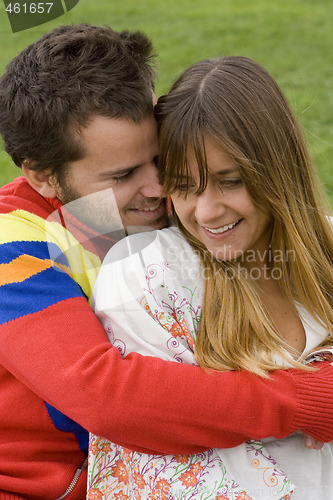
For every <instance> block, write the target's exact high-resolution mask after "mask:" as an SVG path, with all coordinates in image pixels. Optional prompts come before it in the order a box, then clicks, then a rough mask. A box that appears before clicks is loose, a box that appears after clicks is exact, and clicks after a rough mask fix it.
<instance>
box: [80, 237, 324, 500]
mask: <svg viewBox="0 0 333 500" xmlns="http://www.w3.org/2000/svg"><path fill="white" fill-rule="evenodd" d="M202 283H203V279H202V276H201V267H200V263H199V259H198V257H197V255H196V254H195V252H194V251H193V250H192V248H191V247H190V245H189V244H188V243H187V241H186V240H185V239H184V238H183V236H182V235H181V234H180V233H179V231H178V229H176V228H169V229H164V230H162V231H152V232H148V233H143V234H138V235H134V236H131V237H129V238H126V239H125V240H122V241H121V242H120V243H118V244H117V245H115V247H113V248H112V250H111V251H110V252H109V254H108V255H107V257H106V259H105V261H104V263H103V266H102V269H101V271H100V274H99V276H98V279H97V282H96V286H95V290H94V297H93V306H94V308H95V312H96V314H97V315H98V317H99V318H100V320H101V322H102V323H103V326H104V328H105V330H106V332H107V333H108V336H109V339H110V341H111V342H112V343H113V344H114V345H115V346H117V347H118V349H119V350H120V352H121V353H122V355H123V356H126V355H127V354H129V353H130V352H132V351H136V352H139V353H141V354H143V355H150V356H156V357H160V358H163V359H166V360H169V361H176V362H180V363H191V364H195V360H194V357H193V349H194V343H195V338H196V334H197V331H198V325H199V322H200V317H201V302H202V293H203V287H202ZM304 326H305V324H304ZM316 326H318V328H317V331H312V342H310V343H309V345H308V346H307V347H308V349H309V350H310V349H312V348H313V347H315V346H316V345H318V344H319V343H320V342H321V341H322V339H323V338H324V337H325V335H326V332H325V331H324V330H323V329H322V328H321V327H319V325H317V324H316ZM315 329H316V328H315ZM308 330H309V329H308V328H306V333H307V335H308V333H309V332H308ZM313 342H315V343H314V345H310V344H313ZM110 383H112V381H111V382H110ZM172 389H174V390H176V389H177V388H170V390H172ZM192 389H193V388H192ZM189 390H191V388H189ZM194 390H195V388H194ZM217 396H218V395H217ZM294 438H295V440H297V441H298V444H299V442H300V440H301V442H302V460H303V463H302V467H301V468H302V470H303V475H302V474H301V476H302V485H301V486H302V491H303V493H302V495H301V496H297V489H298V485H297V484H296V485H294V481H292V478H291V476H290V477H289V476H287V475H286V474H285V472H284V470H283V469H281V468H280V467H279V465H278V464H277V463H276V461H275V459H274V458H273V456H271V454H270V453H269V451H268V449H267V448H266V445H265V444H263V442H260V441H259V442H257V441H249V442H247V443H244V444H242V445H240V446H237V447H235V448H231V449H224V450H218V449H211V450H209V451H207V452H206V453H200V454H196V455H191V456H172V455H167V456H165V455H159V456H157V455H147V454H142V453H138V452H134V451H131V450H128V449H124V448H122V447H121V446H118V445H116V444H113V443H110V442H109V441H107V440H105V439H103V438H100V437H98V436H94V435H91V436H90V451H89V469H88V494H87V498H88V499H90V500H92V499H103V500H109V499H118V500H125V499H126V500H127V499H160V500H164V499H170V500H171V499H172V500H181V499H182V500H190V499H195V500H199V499H200V500H213V499H214V500H218V499H219V500H227V499H228V500H242V499H243V500H246V499H247V500H270V499H275V500H278V499H287V498H292V499H294V498H295V499H296V498H297V499H298V498H300V499H302V500H315V499H318V500H319V499H320V498H323V499H324V498H325V500H328V499H333V493H332V491H333V479H330V486H332V488H331V492H330V493H329V494H328V493H327V494H325V495H324V496H320V495H319V496H316V495H315V496H313V495H312V494H311V496H306V494H305V493H304V489H306V484H307V478H308V476H311V470H310V469H309V467H307V466H306V460H307V457H309V456H310V455H311V453H312V454H314V455H315V456H316V463H319V464H320V455H322V453H324V455H323V456H324V459H323V460H325V461H326V462H327V460H328V462H327V464H328V467H329V469H328V471H329V473H328V477H330V476H333V474H332V472H333V458H332V452H331V447H330V446H329V445H325V446H324V448H323V450H325V452H319V451H318V452H315V451H314V450H307V449H306V448H305V447H304V444H303V438H302V437H301V436H294ZM288 439H289V438H288ZM288 439H287V440H286V444H284V447H285V448H286V452H285V455H287V456H288V457H289V458H288V461H289V462H291V461H292V460H293V456H292V453H293V449H294V444H293V439H291V440H290V439H289V441H288ZM282 441H283V440H280V441H277V440H273V439H272V440H268V444H267V445H268V446H269V443H279V442H282ZM288 443H289V444H288ZM303 449H304V453H303ZM325 453H326V455H325ZM314 455H313V456H314ZM313 456H312V457H313ZM309 464H310V468H311V467H312V461H311V460H310V462H309ZM280 465H281V464H280ZM330 471H332V472H330ZM303 476H304V477H303ZM322 479H323V476H322V475H321V476H320V475H319V478H318V477H316V478H315V479H314V481H315V484H317V486H318V488H319V489H320V487H321V485H322V483H321V482H320V481H322ZM311 484H312V483H311ZM304 485H305V488H304V489H303V487H304ZM293 490H294V493H293ZM318 491H319V490H318ZM318 491H317V492H318ZM316 494H317V493H316Z"/></svg>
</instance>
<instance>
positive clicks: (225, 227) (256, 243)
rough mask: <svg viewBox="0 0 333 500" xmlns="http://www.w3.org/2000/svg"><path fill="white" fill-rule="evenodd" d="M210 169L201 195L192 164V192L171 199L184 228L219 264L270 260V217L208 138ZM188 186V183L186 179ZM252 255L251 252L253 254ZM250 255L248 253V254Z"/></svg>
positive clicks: (220, 151)
mask: <svg viewBox="0 0 333 500" xmlns="http://www.w3.org/2000/svg"><path fill="white" fill-rule="evenodd" d="M205 150H206V158H207V164H208V169H209V175H208V181H207V186H206V188H205V190H204V191H203V192H202V193H201V194H199V195H197V194H195V191H196V189H197V186H198V182H199V173H198V167H197V163H196V161H195V160H194V161H193V163H192V164H191V162H190V175H191V179H190V182H189V190H188V192H187V195H186V191H185V189H184V192H182V190H181V189H179V191H177V192H176V193H174V194H173V195H172V196H171V199H172V202H173V206H174V210H175V212H176V213H177V215H178V217H179V219H180V221H181V223H182V224H183V226H184V227H185V228H186V229H187V230H188V231H189V232H190V233H191V234H192V235H193V236H194V237H196V238H197V239H198V240H200V241H201V242H202V243H203V244H204V245H205V247H206V248H207V249H208V250H209V251H210V252H211V254H212V255H213V256H214V257H216V258H217V259H219V260H224V261H228V260H233V259H236V258H240V257H242V258H244V262H245V263H246V255H248V256H249V258H250V256H251V261H252V262H253V256H255V258H256V259H258V258H259V259H262V262H264V261H265V260H266V257H267V249H268V245H269V241H270V230H269V226H270V220H271V219H270V217H269V216H268V215H267V214H265V213H264V212H263V211H262V210H260V209H259V208H258V207H257V206H256V205H255V204H254V203H253V201H252V200H251V198H250V196H249V194H248V192H247V190H246V188H245V186H244V185H243V183H242V179H241V176H240V172H239V169H238V167H237V165H236V164H235V163H233V161H232V160H230V158H229V157H228V156H227V155H226V154H225V153H224V152H223V150H221V148H220V146H219V145H218V144H217V142H216V141H215V140H214V139H213V138H211V137H209V136H207V137H206V138H205ZM184 186H186V179H184ZM249 251H251V252H249ZM246 252H248V253H247V254H246Z"/></svg>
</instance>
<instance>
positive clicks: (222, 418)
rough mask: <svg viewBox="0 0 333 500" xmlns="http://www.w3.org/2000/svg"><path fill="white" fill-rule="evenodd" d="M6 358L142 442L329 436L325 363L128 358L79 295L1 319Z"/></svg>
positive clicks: (86, 413)
mask: <svg viewBox="0 0 333 500" xmlns="http://www.w3.org/2000/svg"><path fill="white" fill-rule="evenodd" d="M0 362H1V363H2V364H3V366H5V367H6V368H7V370H9V371H10V372H11V373H12V374H14V376H15V377H17V378H18V379H19V380H21V382H23V383H24V384H25V385H26V386H27V387H29V388H30V389H31V390H33V391H34V392H35V393H36V394H38V395H39V396H40V397H41V398H42V399H44V400H46V401H47V402H49V403H50V404H51V405H53V406H55V407H56V408H57V409H59V410H60V411H62V412H63V413H65V414H66V415H68V416H69V417H71V418H72V419H73V420H75V421H76V422H78V423H79V424H81V425H82V426H83V427H84V428H86V429H87V430H89V431H91V432H93V433H94V434H97V435H101V436H104V437H106V438H108V439H109V440H111V441H113V442H117V443H119V444H121V445H124V446H127V447H129V448H133V449H136V450H138V451H143V452H153V453H172V454H189V453H196V452H200V451H202V450H205V449H208V448H211V447H216V448H225V447H231V446H235V445H237V444H239V443H241V442H243V441H245V440H246V439H248V438H249V437H252V438H263V437H268V436H274V437H276V438H281V437H284V436H287V435H289V434H290V433H292V432H293V431H295V430H296V429H299V428H301V429H303V430H304V431H306V432H307V433H308V434H310V435H312V436H313V437H315V438H317V439H319V440H323V441H324V440H330V439H332V438H333V367H332V366H330V365H329V364H328V363H323V364H322V365H321V367H320V369H319V371H318V372H316V373H311V374H309V373H307V372H297V371H295V370H290V371H285V372H283V371H280V372H278V371H277V372H275V373H274V375H273V376H272V378H271V379H270V380H264V379H261V378H258V377H256V376H254V375H252V374H250V373H246V372H226V373H214V374H206V373H204V372H203V371H202V370H201V368H198V367H194V366H190V365H183V364H178V363H172V362H166V361H162V360H160V359H155V358H150V357H142V356H140V355H138V354H131V355H129V356H128V357H127V358H125V359H122V358H121V356H120V354H119V352H118V350H117V349H116V348H114V347H112V346H111V345H110V343H109V341H108V340H107V337H106V335H105V332H104V330H103V328H102V326H101V324H100V323H99V321H98V320H97V318H96V317H95V315H94V313H93V312H92V310H91V309H90V307H89V305H88V303H87V302H86V300H85V299H84V298H82V297H81V298H79V297H76V298H70V299H67V300H66V301H63V302H61V303H57V304H55V305H52V306H50V307H48V308H46V309H44V310H42V311H40V312H38V313H35V314H33V315H30V317H27V316H25V317H23V318H18V319H16V320H15V321H10V322H8V323H6V324H5V325H3V326H2V327H1V352H0Z"/></svg>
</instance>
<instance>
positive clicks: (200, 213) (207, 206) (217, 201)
mask: <svg viewBox="0 0 333 500" xmlns="http://www.w3.org/2000/svg"><path fill="white" fill-rule="evenodd" d="M225 211H226V206H225V204H224V202H223V194H222V192H221V190H220V189H214V187H209V186H208V185H207V187H206V189H205V190H204V191H203V192H202V193H201V194H199V195H198V196H197V198H196V207H195V217H196V220H197V221H198V223H199V224H200V225H202V226H205V225H206V226H209V223H213V222H214V221H215V220H217V219H218V218H220V217H221V216H222V215H224V213H225Z"/></svg>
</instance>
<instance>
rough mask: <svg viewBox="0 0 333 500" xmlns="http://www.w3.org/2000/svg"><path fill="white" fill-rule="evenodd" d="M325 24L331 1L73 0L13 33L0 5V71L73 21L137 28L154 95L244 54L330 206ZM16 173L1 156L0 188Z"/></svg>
mask: <svg viewBox="0 0 333 500" xmlns="http://www.w3.org/2000/svg"><path fill="white" fill-rule="evenodd" d="M0 1H1V0H0ZM332 20H333V2H331V0H319V1H318V0H280V1H279V2H276V1H275V0H274V1H273V0H252V1H250V0H205V1H204V2H203V1H202V0H168V1H162V0H141V1H139V0H99V1H98V2H92V0H80V2H79V4H78V5H77V6H76V7H75V8H74V9H73V10H72V11H70V12H69V13H67V14H65V15H64V16H62V17H59V18H58V19H56V20H54V21H50V22H48V23H46V24H44V25H41V26H39V27H37V28H32V29H29V30H26V31H21V32H19V33H14V34H13V33H12V32H11V29H10V25H9V21H8V19H7V17H6V13H5V9H4V4H3V2H1V4H0V44H1V47H2V50H1V52H0V71H1V73H2V72H3V70H4V68H5V66H6V64H7V63H8V62H9V61H10V59H12V58H13V57H14V56H15V55H16V54H17V53H18V52H19V51H20V50H22V49H23V48H24V47H26V46H27V45H28V44H29V43H31V42H33V41H34V40H36V39H37V38H39V37H40V36H41V35H42V34H43V33H44V32H46V31H49V30H51V29H52V28H53V27H55V26H59V25H61V24H68V23H77V22H88V23H91V24H98V25H102V24H108V25H110V26H112V27H113V28H115V29H117V30H119V29H130V30H137V29H140V30H143V31H145V32H146V33H147V34H148V35H149V36H150V38H151V39H152V40H153V43H154V45H155V47H156V51H157V53H158V74H159V78H158V80H157V82H156V88H157V94H158V95H159V94H161V93H163V92H166V91H167V90H168V88H169V86H170V85H171V83H172V82H173V80H174V79H175V78H176V77H177V76H178V74H179V73H180V72H181V71H183V70H184V69H185V68H186V67H187V66H188V65H190V64H191V63H193V62H195V61H197V60H200V59H203V58H207V57H216V56H219V55H244V56H248V57H251V58H252V59H254V60H256V61H257V62H259V63H261V64H262V65H263V66H265V67H266V68H267V69H268V70H269V71H270V72H271V73H272V74H273V76H274V77H275V79H276V80H277V81H278V82H279V84H280V86H281V88H282V89H283V91H284V92H285V93H286V95H287V97H288V98H289V100H290V102H291V105H292V107H293V108H294V110H295V111H296V113H297V115H298V116H299V118H300V120H301V123H302V125H303V127H304V129H305V131H306V134H307V137H308V140H309V144H310V150H311V153H312V156H313V159H314V161H315V164H316V165H317V167H318V170H319V174H320V177H321V179H322V181H323V183H324V185H325V187H326V189H327V191H328V193H329V196H330V200H331V202H333V166H332V162H333V89H332V86H333V85H332V84H333V61H332V46H333V29H332V23H333V21H332ZM19 174H20V170H19V169H17V167H15V166H13V165H12V164H11V161H10V159H9V158H8V156H7V155H6V154H5V153H3V152H1V153H0V185H2V184H4V183H6V182H7V181H9V180H10V179H12V178H14V177H15V176H17V175H19Z"/></svg>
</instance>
